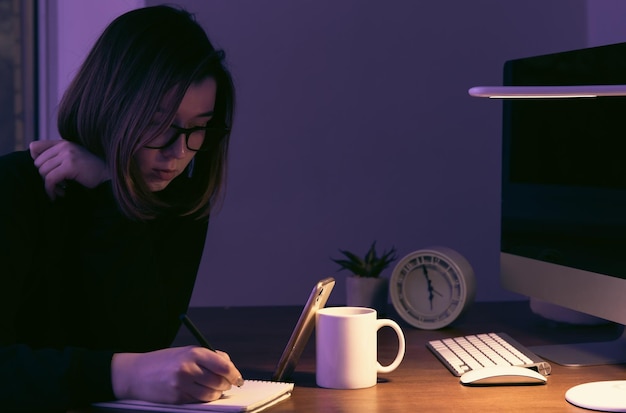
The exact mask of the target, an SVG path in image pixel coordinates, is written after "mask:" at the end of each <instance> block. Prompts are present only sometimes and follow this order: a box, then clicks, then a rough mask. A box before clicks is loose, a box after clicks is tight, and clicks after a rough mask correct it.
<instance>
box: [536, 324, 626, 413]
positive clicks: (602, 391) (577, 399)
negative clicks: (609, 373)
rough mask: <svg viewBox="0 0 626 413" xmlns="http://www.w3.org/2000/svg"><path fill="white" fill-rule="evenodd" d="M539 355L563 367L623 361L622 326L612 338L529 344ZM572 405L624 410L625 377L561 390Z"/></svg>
mask: <svg viewBox="0 0 626 413" xmlns="http://www.w3.org/2000/svg"><path fill="white" fill-rule="evenodd" d="M529 348H530V349H531V350H532V351H534V352H535V353H536V354H538V355H539V356H541V357H543V358H545V359H547V360H550V361H553V362H555V363H557V364H560V365H563V366H573V367H579V366H597V365H601V364H621V363H626V329H625V330H624V331H623V332H622V335H621V336H620V337H619V338H618V339H616V340H612V341H603V342H595V343H574V344H562V345H560V344H553V345H547V346H534V347H533V346H530V347H529ZM565 400H567V401H568V402H569V403H571V404H573V405H574V406H578V407H582V408H584V409H591V410H599V411H604V412H626V380H613V381H595V382H590V383H584V384H579V385H577V386H574V387H572V388H570V389H569V390H568V391H567V392H566V393H565Z"/></svg>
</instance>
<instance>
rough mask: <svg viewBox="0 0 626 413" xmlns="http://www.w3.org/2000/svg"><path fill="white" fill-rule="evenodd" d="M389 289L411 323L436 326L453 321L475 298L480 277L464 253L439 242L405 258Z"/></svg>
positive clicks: (427, 328) (424, 326)
mask: <svg viewBox="0 0 626 413" xmlns="http://www.w3.org/2000/svg"><path fill="white" fill-rule="evenodd" d="M389 292H390V295H391V301H392V303H393V306H394V308H395V309H396V311H397V312H398V314H400V316H401V317H402V318H403V319H404V320H405V321H406V322H407V323H409V324H411V325H412V326H414V327H417V328H421V329H424V330H435V329H439V328H442V327H445V326H447V325H448V324H450V323H452V322H453V321H454V320H456V319H457V318H458V317H459V316H460V315H461V314H462V313H463V311H465V309H467V307H468V306H469V305H470V304H471V303H472V302H473V301H474V295H475V292H476V279H475V277H474V270H473V269H472V266H471V265H470V263H469V262H468V261H467V260H466V259H465V258H464V257H463V256H462V255H461V254H459V253H458V252H456V251H454V250H452V249H451V248H447V247H442V246H435V247H429V248H425V249H420V250H417V251H414V252H412V253H410V254H408V255H406V256H405V257H404V258H402V259H401V260H400V261H399V262H398V264H397V265H396V266H395V268H394V270H393V273H392V275H391V278H390V280H389Z"/></svg>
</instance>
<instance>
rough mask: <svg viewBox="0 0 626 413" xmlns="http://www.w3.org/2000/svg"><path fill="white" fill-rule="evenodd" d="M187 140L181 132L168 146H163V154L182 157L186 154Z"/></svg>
mask: <svg viewBox="0 0 626 413" xmlns="http://www.w3.org/2000/svg"><path fill="white" fill-rule="evenodd" d="M188 150H189V149H187V140H186V137H185V134H183V133H181V134H180V136H179V137H178V139H176V140H175V141H174V142H172V144H171V145H170V146H168V147H167V148H165V151H164V153H165V155H166V156H171V157H174V158H179V159H181V158H184V157H185V155H186V154H187V151H188Z"/></svg>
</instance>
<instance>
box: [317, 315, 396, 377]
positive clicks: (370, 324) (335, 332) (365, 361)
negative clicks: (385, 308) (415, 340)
mask: <svg viewBox="0 0 626 413" xmlns="http://www.w3.org/2000/svg"><path fill="white" fill-rule="evenodd" d="M381 327H391V328H393V329H394V330H395V332H396V334H397V335H398V344H399V345H398V354H397V355H396V358H395V360H394V361H393V363H391V364H389V365H388V366H382V365H381V364H380V363H379V362H378V343H377V332H378V329H380V328H381ZM315 344H316V358H317V359H316V371H315V375H316V381H317V385H318V386H320V387H326V388H331V389H361V388H365V387H372V386H374V385H375V384H376V380H377V374H378V373H389V372H390V371H393V370H395V369H396V368H397V367H398V366H399V365H400V362H401V361H402V359H403V358H404V348H405V344H404V333H402V329H401V328H400V326H399V325H398V324H397V323H396V322H395V321H393V320H389V319H377V318H376V310H374V309H372V308H366V307H327V308H323V309H321V310H318V311H317V314H316V327H315Z"/></svg>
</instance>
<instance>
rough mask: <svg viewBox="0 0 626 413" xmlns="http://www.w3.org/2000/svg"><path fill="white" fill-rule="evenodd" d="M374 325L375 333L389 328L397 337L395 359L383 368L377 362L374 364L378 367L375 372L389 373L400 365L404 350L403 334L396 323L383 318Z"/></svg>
mask: <svg viewBox="0 0 626 413" xmlns="http://www.w3.org/2000/svg"><path fill="white" fill-rule="evenodd" d="M376 324H377V326H376V331H378V330H379V329H381V328H382V327H391V328H393V329H394V331H395V332H396V334H397V335H398V354H397V355H396V359H395V360H394V361H393V362H392V363H391V364H389V365H388V366H383V365H381V364H380V363H379V362H378V361H376V364H377V365H378V370H377V371H378V373H389V372H391V371H393V370H395V369H396V368H397V367H398V366H399V365H400V362H401V361H402V359H403V358H404V350H405V343H404V333H403V332H402V329H401V328H400V326H399V325H398V323H396V322H395V321H393V320H389V319H386V318H383V319H379V320H376Z"/></svg>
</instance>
